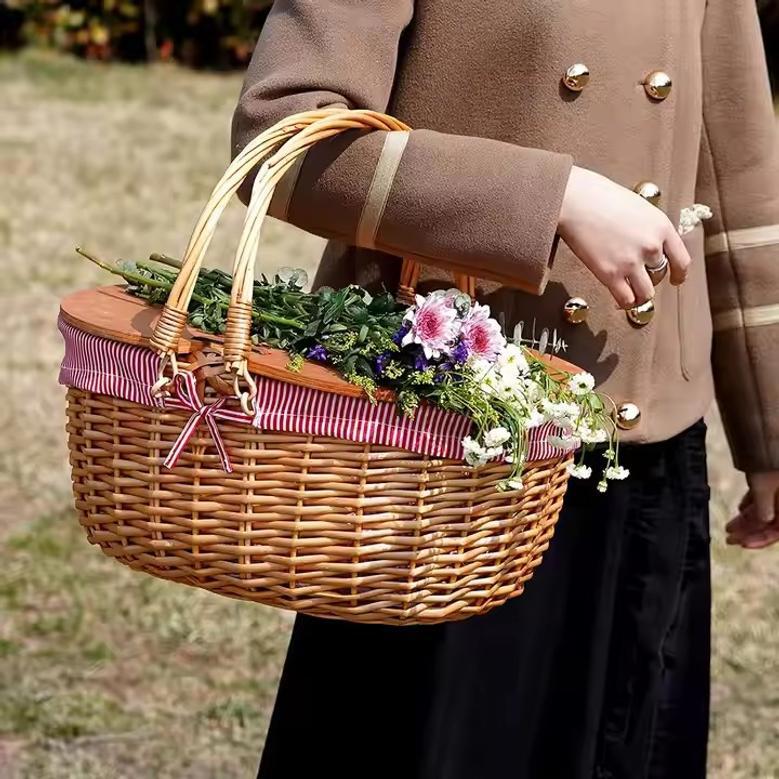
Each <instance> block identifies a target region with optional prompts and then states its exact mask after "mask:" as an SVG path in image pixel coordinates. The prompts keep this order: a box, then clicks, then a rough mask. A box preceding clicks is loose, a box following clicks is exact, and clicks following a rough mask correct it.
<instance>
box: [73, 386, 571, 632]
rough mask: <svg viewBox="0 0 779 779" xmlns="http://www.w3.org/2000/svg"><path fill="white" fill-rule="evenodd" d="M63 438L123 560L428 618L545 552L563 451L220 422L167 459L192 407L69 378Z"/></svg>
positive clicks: (184, 577)
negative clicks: (356, 438)
mask: <svg viewBox="0 0 779 779" xmlns="http://www.w3.org/2000/svg"><path fill="white" fill-rule="evenodd" d="M67 416H68V425H67V431H68V438H69V447H70V458H71V465H72V473H73V489H74V495H75V501H76V508H77V510H78V514H79V520H80V522H81V524H82V526H83V527H84V528H85V530H86V532H87V534H88V537H89V540H90V541H91V542H92V543H94V544H97V545H99V546H100V547H101V548H102V550H103V551H104V552H105V553H106V554H107V555H109V556H110V557H113V558H115V559H116V560H118V561H119V562H121V563H123V564H125V565H128V566H130V567H131V568H134V569H137V570H141V571H145V572H146V573H150V574H152V575H154V576H158V577H161V578H164V579H173V580H175V581H178V582H182V583H185V584H190V585H194V586H197V587H202V588H205V589H208V590H211V591H213V592H218V593H221V594H222V595H228V596H231V597H234V598H241V599H244V600H252V601H256V602H259V603H266V604H269V605H272V606H280V607H282V608H286V609H293V610H296V611H304V612H307V613H309V614H315V615H319V616H324V617H336V618H343V619H348V620H352V621H361V622H384V623H396V624H413V623H433V622H439V621H443V620H451V619H457V618H462V617H466V616H469V615H472V614H478V613H481V612H485V611H487V610H489V609H491V608H493V607H494V606H497V605H499V604H501V603H503V602H505V601H506V600H507V599H508V598H511V597H515V596H517V595H519V594H520V593H521V592H522V590H523V587H524V584H525V582H526V581H527V580H528V579H529V578H530V577H531V576H532V574H533V570H534V569H535V567H536V566H537V565H538V564H539V563H540V562H541V556H542V554H543V552H544V551H545V550H546V548H547V546H548V543H549V540H550V538H551V536H552V533H553V530H554V525H555V522H556V520H557V516H558V514H559V511H560V507H561V504H562V500H563V495H564V492H565V485H566V478H567V473H566V462H567V461H566V460H564V459H558V460H556V461H555V460H552V461H547V462H539V463H532V464H530V465H529V466H528V469H527V471H526V472H525V475H524V482H525V489H523V490H522V491H521V492H508V493H506V492H498V491H497V490H496V489H495V485H496V483H497V482H498V481H499V480H500V478H501V476H504V475H505V468H506V466H503V465H488V466H485V467H483V468H481V469H478V470H473V469H471V468H468V467H466V466H464V465H463V463H461V462H459V461H452V460H431V459H429V458H425V457H423V456H420V455H415V454H410V453H409V452H405V451H402V450H398V449H391V448H388V447H380V446H373V445H370V444H354V443H349V442H346V441H341V440H333V439H327V438H315V437H311V436H303V435H295V434H289V433H266V432H262V431H257V430H256V429H254V428H251V427H247V426H242V425H230V424H227V423H225V424H222V425H221V426H220V427H221V431H222V435H223V437H224V439H225V442H226V443H227V445H228V447H229V448H230V451H231V455H232V461H233V467H234V471H233V473H230V474H227V473H224V472H223V471H222V470H221V469H220V467H219V462H218V459H217V457H216V455H215V454H213V447H212V446H211V441H210V439H209V438H208V437H207V433H203V434H202V435H201V434H199V433H198V434H196V436H195V438H194V439H193V440H192V445H191V446H190V447H189V448H188V450H187V452H186V453H184V454H183V455H182V457H181V459H180V461H179V464H178V465H177V466H176V467H175V468H174V469H172V470H167V469H165V468H163V467H162V461H163V459H164V454H165V452H166V451H167V450H168V449H169V448H170V446H171V445H172V443H173V441H174V440H175V438H176V436H177V435H178V433H179V431H180V430H181V427H182V425H183V424H184V423H185V422H186V419H187V416H188V415H187V414H185V413H183V412H175V411H173V412H170V411H162V410H160V409H152V408H148V407H146V406H142V405H139V404H135V403H131V402H129V401H124V400H118V399H115V398H111V397H108V396H105V395H98V394H95V393H91V392H85V391H82V390H77V389H73V388H69V389H68V393H67Z"/></svg>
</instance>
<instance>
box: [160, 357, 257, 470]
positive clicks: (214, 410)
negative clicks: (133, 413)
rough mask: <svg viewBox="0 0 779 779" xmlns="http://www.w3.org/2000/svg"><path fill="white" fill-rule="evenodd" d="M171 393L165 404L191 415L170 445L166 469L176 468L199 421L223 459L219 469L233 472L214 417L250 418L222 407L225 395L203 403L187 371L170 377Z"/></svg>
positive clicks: (239, 419) (230, 419) (242, 419)
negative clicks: (203, 423)
mask: <svg viewBox="0 0 779 779" xmlns="http://www.w3.org/2000/svg"><path fill="white" fill-rule="evenodd" d="M171 387H172V394H171V395H169V396H168V397H166V398H165V401H164V402H165V407H166V408H174V409H180V410H182V411H191V412H192V416H191V417H190V418H189V420H188V421H187V424H186V425H184V427H183V429H182V431H181V433H179V437H178V438H177V439H176V442H175V443H174V444H173V448H172V449H171V450H170V452H169V453H168V456H167V457H166V458H165V463H164V465H165V467H166V468H175V467H176V463H177V462H178V459H179V456H180V455H181V453H182V452H183V451H184V449H186V447H187V444H188V443H189V440H190V439H191V438H192V436H193V434H194V432H195V430H197V428H198V426H199V425H200V423H201V422H205V423H206V425H207V426H208V431H209V433H211V438H212V440H213V442H214V446H216V450H217V452H218V453H219V459H220V460H221V462H222V468H223V469H224V470H225V471H227V473H232V472H233V466H232V463H231V462H230V455H229V454H228V452H227V447H226V446H225V443H224V440H223V439H222V434H221V433H220V432H219V427H218V426H217V424H216V420H217V419H226V420H228V421H230V422H242V423H244V424H246V423H248V422H250V421H251V417H249V416H247V415H246V414H244V413H243V412H242V411H234V410H232V409H229V408H222V407H223V406H224V404H225V402H226V401H227V398H225V397H221V398H219V399H218V400H215V401H214V402H213V403H203V401H202V400H201V399H200V396H199V395H198V394H197V385H196V381H195V377H194V375H193V374H192V373H190V372H189V371H180V372H179V373H177V374H176V375H175V376H174V377H173V382H172V385H171Z"/></svg>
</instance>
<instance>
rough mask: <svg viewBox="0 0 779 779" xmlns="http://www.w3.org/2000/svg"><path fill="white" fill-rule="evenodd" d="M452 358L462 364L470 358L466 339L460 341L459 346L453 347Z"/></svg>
mask: <svg viewBox="0 0 779 779" xmlns="http://www.w3.org/2000/svg"><path fill="white" fill-rule="evenodd" d="M451 356H452V359H453V360H454V361H455V362H456V363H458V364H459V365H462V363H464V362H465V361H466V360H467V359H468V344H466V343H465V341H458V343H457V346H455V347H454V349H452V352H451Z"/></svg>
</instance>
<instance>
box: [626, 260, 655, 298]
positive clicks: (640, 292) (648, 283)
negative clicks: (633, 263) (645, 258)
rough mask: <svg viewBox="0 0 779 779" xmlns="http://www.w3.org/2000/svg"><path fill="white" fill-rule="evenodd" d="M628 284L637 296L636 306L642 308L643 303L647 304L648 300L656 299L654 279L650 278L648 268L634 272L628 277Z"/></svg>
mask: <svg viewBox="0 0 779 779" xmlns="http://www.w3.org/2000/svg"><path fill="white" fill-rule="evenodd" d="M628 283H629V284H630V287H631V289H632V290H633V294H634V296H635V303H634V305H636V306H640V305H641V304H642V303H646V302H647V301H648V300H652V298H654V296H655V285H654V284H652V279H650V278H649V274H648V273H647V272H646V267H641V268H638V269H636V270H635V271H633V273H631V274H630V276H629V277H628Z"/></svg>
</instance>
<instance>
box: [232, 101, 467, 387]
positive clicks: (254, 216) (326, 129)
mask: <svg viewBox="0 0 779 779" xmlns="http://www.w3.org/2000/svg"><path fill="white" fill-rule="evenodd" d="M353 129H364V130H372V129H376V130H386V131H396V130H400V131H407V130H409V129H410V128H409V127H408V126H407V125H405V124H404V123H403V122H401V121H399V120H398V119H395V118H394V117H392V116H388V115H387V114H382V113H379V112H376V111H369V110H361V109H356V110H350V109H344V110H341V111H339V112H336V113H332V114H329V115H328V116H326V117H323V118H321V119H317V120H316V121H313V122H311V123H310V124H308V125H307V126H306V127H304V128H303V129H301V130H300V131H299V132H297V133H296V134H295V135H294V136H293V137H291V138H290V139H289V140H287V141H286V142H285V143H284V144H283V145H282V146H281V147H280V148H279V149H278V150H277V151H276V152H275V153H274V154H273V155H272V156H271V157H270V158H269V159H267V160H266V161H265V162H264V163H263V165H262V167H261V170H260V172H259V173H258V174H257V178H256V179H255V181H254V186H253V187H252V195H251V200H250V202H249V207H248V210H247V212H246V217H245V220H244V228H243V232H242V234H241V239H240V242H239V244H238V249H237V252H236V258H235V264H234V266H233V288H232V292H231V296H230V306H229V308H228V311H227V322H226V327H225V335H224V360H225V368H226V370H228V371H230V372H232V373H234V374H235V375H236V376H247V374H246V365H247V360H248V356H249V352H250V351H251V324H252V295H253V289H254V267H255V264H256V260H257V250H258V247H259V242H260V233H261V229H262V223H263V220H264V218H265V216H266V214H267V211H268V207H269V205H270V202H271V198H272V197H273V192H274V190H275V188H276V186H277V184H278V183H279V181H280V179H281V178H282V177H283V176H284V174H285V173H286V172H287V170H289V168H290V167H291V166H292V165H293V164H294V162H295V160H296V159H297V158H298V157H299V156H300V155H301V154H304V153H305V152H306V151H307V150H308V149H309V148H310V147H311V146H313V145H314V144H315V143H317V142H319V141H322V140H325V139H327V138H332V137H333V136H335V135H338V134H340V133H342V132H345V131H346V130H353ZM418 278H419V263H418V261H417V260H416V259H414V258H413V257H406V258H404V259H403V265H402V268H401V277H400V284H399V287H398V300H400V301H401V302H405V303H409V304H410V303H412V302H413V300H414V288H415V286H416V283H417V280H418ZM455 280H456V283H457V286H458V287H459V288H460V289H461V290H463V291H464V292H468V293H469V294H471V295H473V294H474V293H475V290H476V282H475V279H473V278H471V277H469V276H467V275H465V274H457V275H456V277H455Z"/></svg>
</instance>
